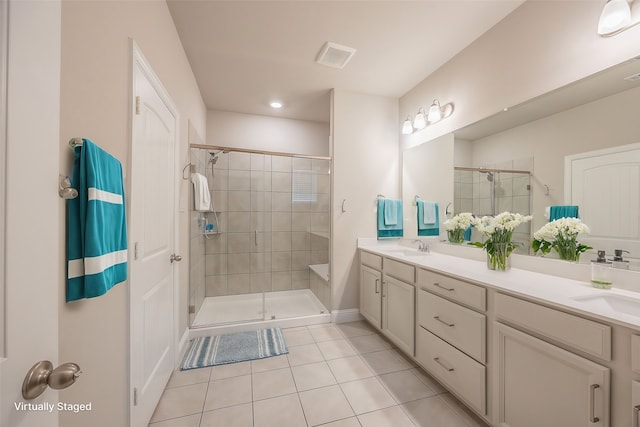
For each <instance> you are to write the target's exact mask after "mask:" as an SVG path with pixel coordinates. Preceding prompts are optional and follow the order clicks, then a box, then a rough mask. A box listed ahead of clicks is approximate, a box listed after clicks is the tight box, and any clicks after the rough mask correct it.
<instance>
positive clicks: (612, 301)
mask: <svg viewBox="0 0 640 427" xmlns="http://www.w3.org/2000/svg"><path fill="white" fill-rule="evenodd" d="M572 299H573V300H574V301H577V302H579V303H581V305H584V307H585V308H588V309H592V310H594V311H603V310H612V311H616V312H618V313H624V314H628V315H630V316H635V317H637V318H640V299H636V298H630V297H626V296H622V295H616V294H611V295H587V296H582V297H575V298H572Z"/></svg>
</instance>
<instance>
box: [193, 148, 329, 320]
mask: <svg viewBox="0 0 640 427" xmlns="http://www.w3.org/2000/svg"><path fill="white" fill-rule="evenodd" d="M190 164H191V167H190V172H191V173H192V174H193V173H197V174H201V175H203V176H204V177H205V178H206V181H207V183H208V186H209V192H210V201H211V204H210V208H209V209H204V210H196V209H195V206H196V204H195V203H194V200H193V198H194V192H193V191H190V192H189V193H190V211H191V239H190V279H189V322H190V325H191V327H192V328H203V327H210V326H219V325H238V324H247V323H254V322H256V323H259V322H265V321H272V320H273V321H279V320H282V319H301V318H304V319H306V320H305V322H306V323H313V320H312V319H318V321H327V320H328V319H329V312H330V309H331V307H330V295H331V292H330V283H329V274H328V271H329V247H330V245H329V236H330V234H329V230H330V210H329V207H330V193H331V185H330V175H329V170H330V167H331V162H330V159H329V158H326V157H308V156H295V155H289V154H281V153H267V152H255V151H250V150H238V149H233V148H223V147H214V146H207V145H191V148H190ZM310 319H311V320H310Z"/></svg>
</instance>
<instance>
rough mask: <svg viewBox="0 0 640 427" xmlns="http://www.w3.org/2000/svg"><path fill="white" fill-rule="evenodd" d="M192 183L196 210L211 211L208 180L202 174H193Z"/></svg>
mask: <svg viewBox="0 0 640 427" xmlns="http://www.w3.org/2000/svg"><path fill="white" fill-rule="evenodd" d="M191 182H193V201H194V209H195V210H197V211H209V210H211V195H210V194H209V183H208V182H207V178H206V177H205V176H204V175H202V174H199V173H192V174H191Z"/></svg>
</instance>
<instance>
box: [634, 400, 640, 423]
mask: <svg viewBox="0 0 640 427" xmlns="http://www.w3.org/2000/svg"><path fill="white" fill-rule="evenodd" d="M633 422H634V425H635V426H636V427H640V405H636V406H634V407H633Z"/></svg>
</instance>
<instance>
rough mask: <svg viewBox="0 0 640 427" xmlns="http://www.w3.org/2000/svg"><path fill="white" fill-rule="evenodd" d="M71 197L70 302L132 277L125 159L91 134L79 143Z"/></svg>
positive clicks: (69, 218) (68, 256)
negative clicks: (128, 253)
mask: <svg viewBox="0 0 640 427" xmlns="http://www.w3.org/2000/svg"><path fill="white" fill-rule="evenodd" d="M74 150H75V161H74V164H73V176H72V178H71V185H72V186H73V187H74V188H76V189H77V190H78V197H76V198H75V199H70V200H68V201H67V292H66V300H67V302H70V301H75V300H79V299H82V298H93V297H97V296H100V295H103V294H105V293H107V291H108V290H109V289H111V288H112V287H113V286H115V285H117V284H118V283H121V282H124V281H125V280H126V279H127V226H126V215H125V204H124V202H125V200H124V184H123V179H122V165H121V164H120V161H119V160H118V159H116V158H115V157H113V156H112V155H111V154H109V153H107V152H106V151H104V150H103V149H102V148H100V147H98V146H97V145H96V144H94V143H93V142H92V141H90V140H88V139H84V138H83V139H82V145H81V146H80V145H77V146H76V147H75V148H74Z"/></svg>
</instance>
